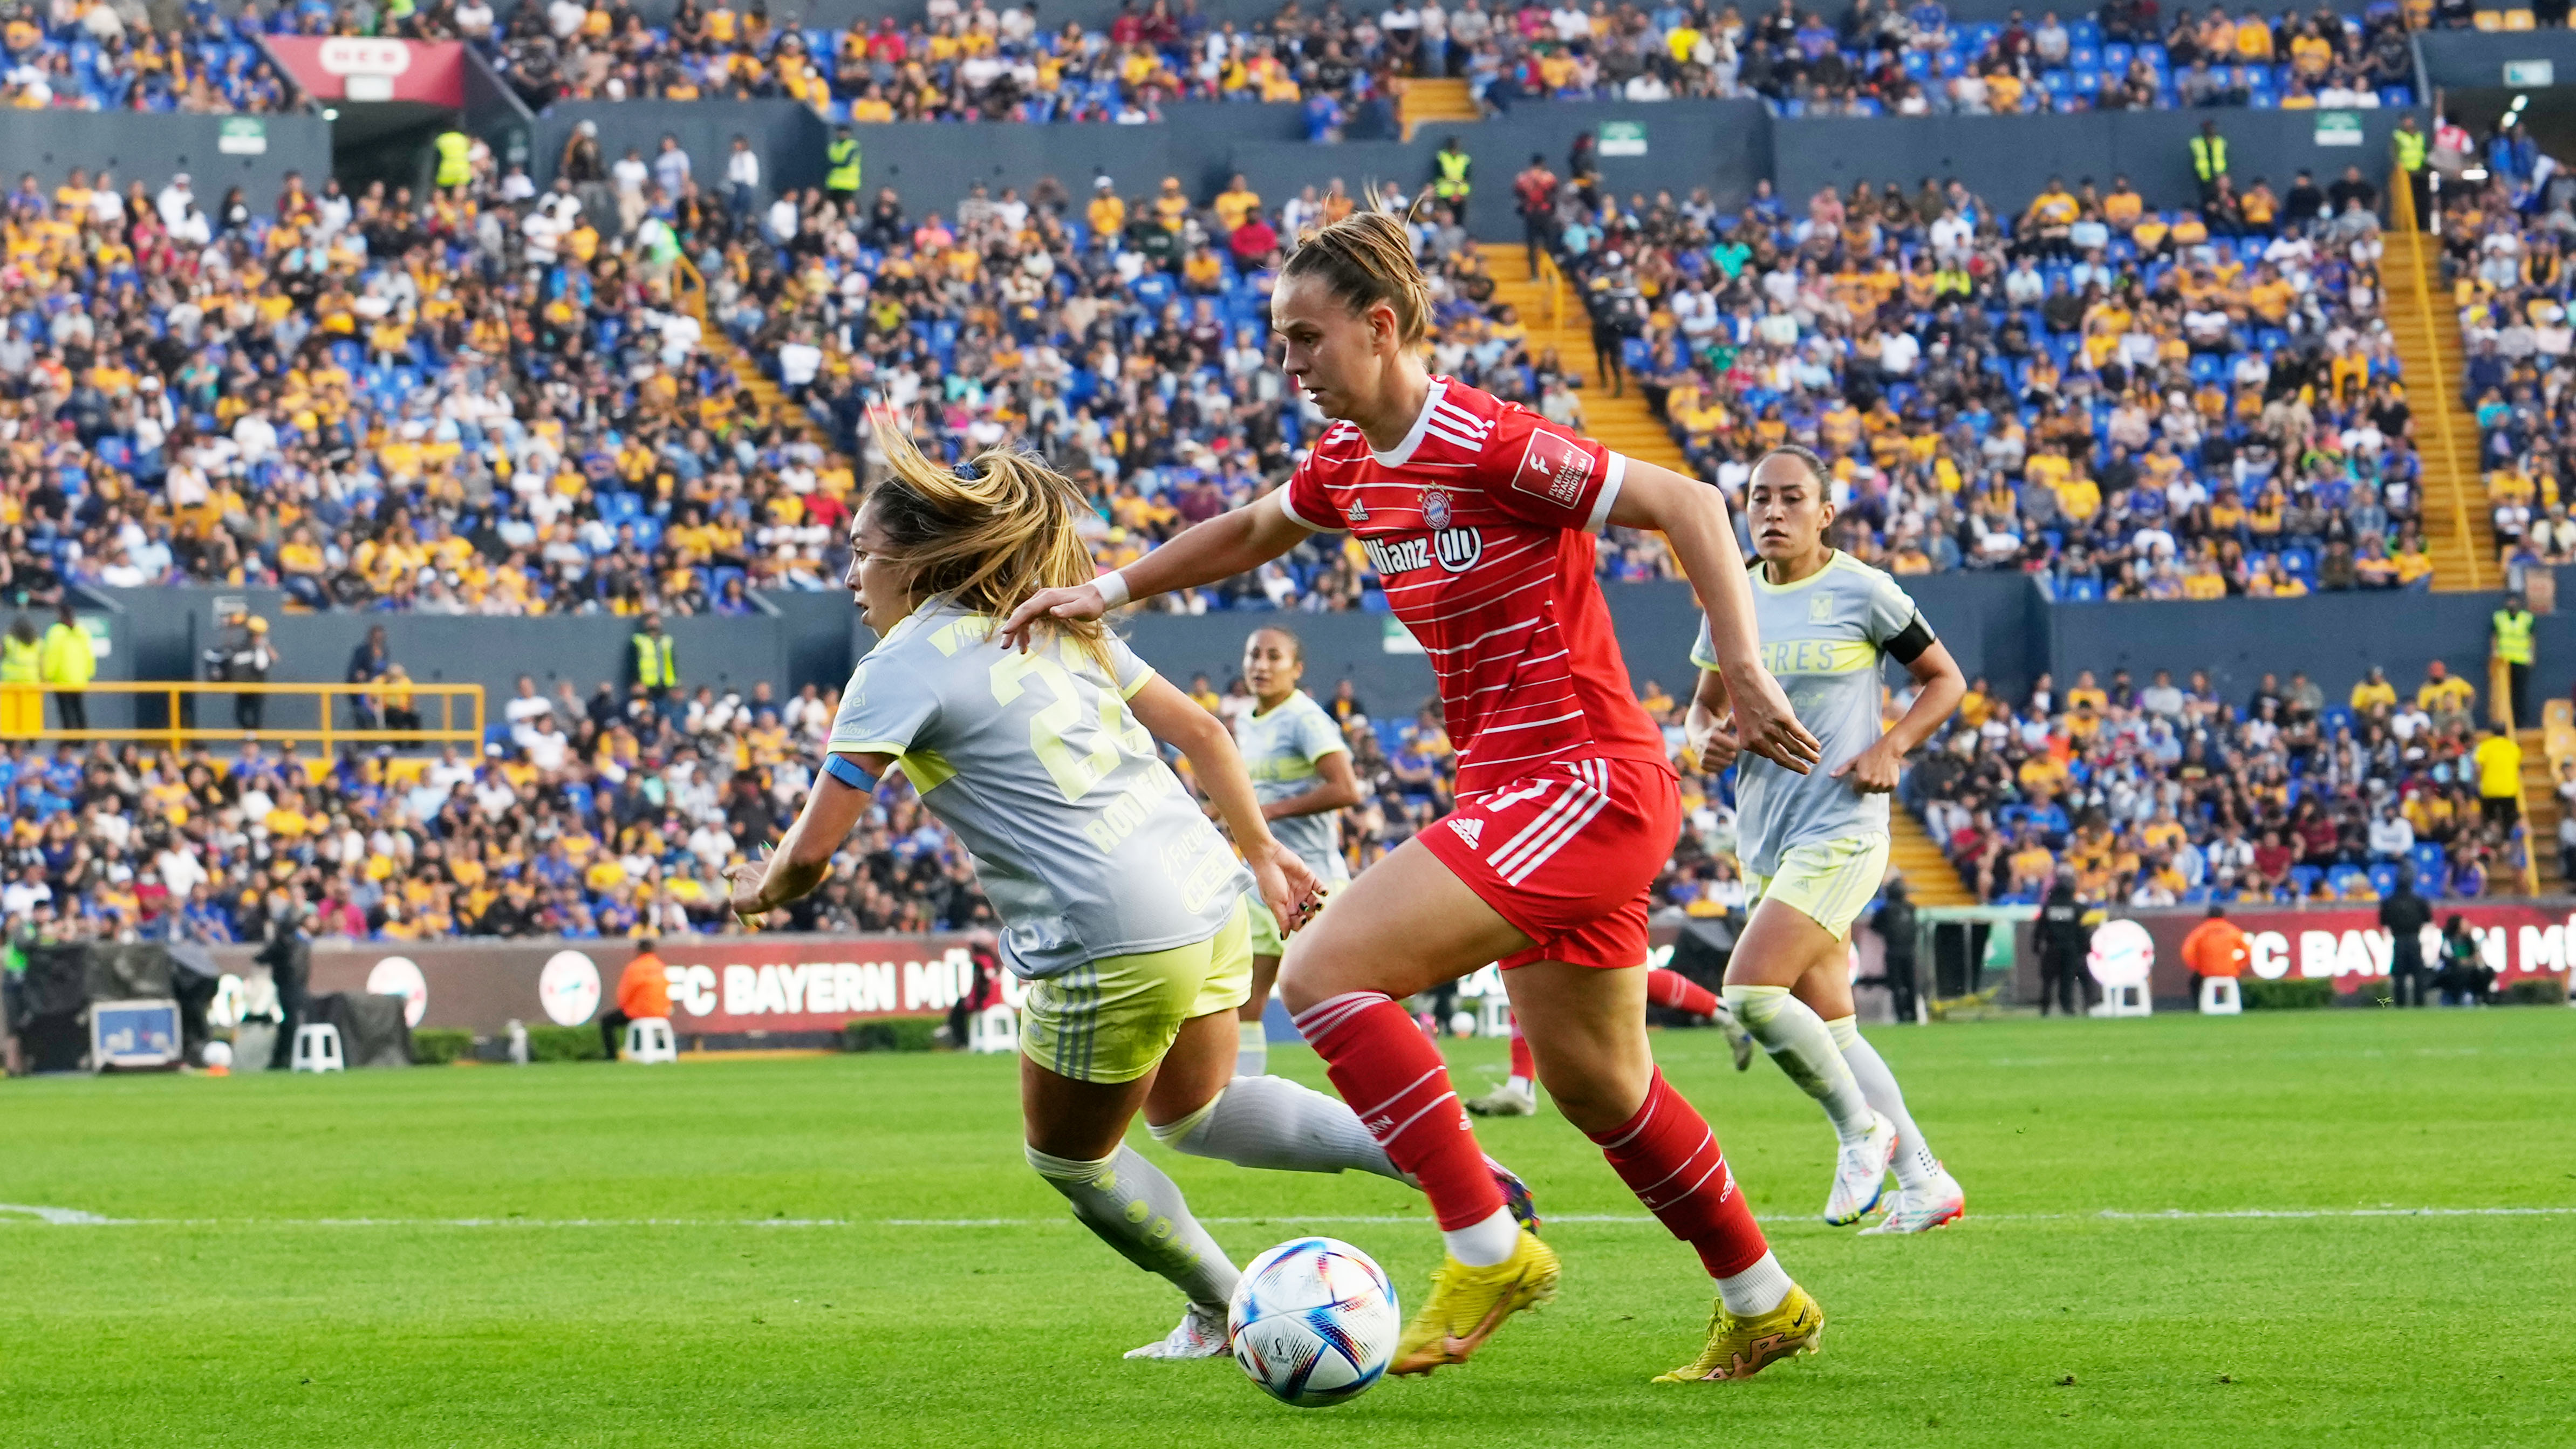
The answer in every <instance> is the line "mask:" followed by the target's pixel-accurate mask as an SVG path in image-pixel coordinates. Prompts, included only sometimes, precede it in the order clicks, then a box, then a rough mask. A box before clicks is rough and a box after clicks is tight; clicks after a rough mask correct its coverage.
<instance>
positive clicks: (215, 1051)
mask: <svg viewBox="0 0 2576 1449" xmlns="http://www.w3.org/2000/svg"><path fill="white" fill-rule="evenodd" d="M205 1062H206V1065H207V1066H208V1067H210V1068H213V1069H215V1070H218V1071H220V1070H223V1069H225V1068H228V1067H230V1066H231V1065H232V1064H233V1044H232V1043H231V1042H228V1041H210V1042H208V1043H206V1051H205Z"/></svg>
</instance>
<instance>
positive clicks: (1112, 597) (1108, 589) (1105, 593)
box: [1091, 569, 1128, 611]
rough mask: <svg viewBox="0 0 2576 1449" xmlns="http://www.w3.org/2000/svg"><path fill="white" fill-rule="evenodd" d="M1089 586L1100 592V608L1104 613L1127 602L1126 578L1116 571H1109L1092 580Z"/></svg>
mask: <svg viewBox="0 0 2576 1449" xmlns="http://www.w3.org/2000/svg"><path fill="white" fill-rule="evenodd" d="M1091 586H1092V587H1093V588H1095V589H1098V590H1100V607H1101V608H1102V609H1103V610H1104V611H1105V610H1109V609H1115V608H1117V607H1119V606H1120V605H1122V604H1124V603H1126V602H1127V598H1128V595H1127V576H1126V575H1125V574H1122V573H1120V572H1119V571H1118V570H1116V569H1111V570H1110V571H1109V572H1107V573H1105V574H1102V575H1101V576H1100V577H1098V578H1096V579H1093V580H1092V581H1091Z"/></svg>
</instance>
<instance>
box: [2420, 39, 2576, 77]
mask: <svg viewBox="0 0 2576 1449" xmlns="http://www.w3.org/2000/svg"><path fill="white" fill-rule="evenodd" d="M2415 45H2416V54H2417V55H2419V56H2421V57H2422V61H2423V67H2424V80H2425V83H2426V84H2428V85H2434V86H2440V87H2442V88H2443V89H2445V90H2451V89H2460V90H2482V89H2487V88H2491V87H2502V86H2504V85H2506V84H2507V82H2506V80H2505V78H2504V68H2505V66H2506V65H2507V64H2509V63H2514V62H2523V61H2534V60H2545V61H2549V62H2551V63H2552V64H2553V65H2554V66H2555V67H2556V68H2557V69H2559V70H2563V71H2565V72H2567V79H2568V81H2569V83H2570V84H2576V30H2493V31H2480V30H2426V31H2422V32H2419V33H2418V34H2417V35H2416V37H2415Z"/></svg>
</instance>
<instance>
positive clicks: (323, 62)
mask: <svg viewBox="0 0 2576 1449" xmlns="http://www.w3.org/2000/svg"><path fill="white" fill-rule="evenodd" d="M313 61H314V64H316V65H319V66H321V67H322V68H323V69H324V70H326V71H329V72H330V73H331V74H333V75H340V76H349V75H401V74H402V73H403V72H404V71H407V70H409V69H411V47H410V46H408V45H406V44H404V43H403V42H401V41H399V40H373V39H367V38H364V37H358V36H333V37H331V38H330V39H328V40H325V41H323V42H322V44H321V45H320V46H319V47H318V48H317V49H316V50H315V52H314V56H313Z"/></svg>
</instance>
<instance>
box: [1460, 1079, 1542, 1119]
mask: <svg viewBox="0 0 2576 1449" xmlns="http://www.w3.org/2000/svg"><path fill="white" fill-rule="evenodd" d="M1467 1110H1468V1111H1470V1112H1473V1113H1475V1114H1476V1115H1477V1116H1479V1117H1529V1116H1534V1115H1536V1114H1537V1112H1538V1089H1537V1088H1535V1087H1529V1086H1521V1087H1514V1086H1513V1085H1512V1084H1511V1082H1510V1081H1508V1080H1506V1081H1505V1082H1504V1083H1503V1084H1502V1085H1501V1086H1499V1087H1496V1088H1495V1089H1494V1090H1492V1091H1490V1092H1487V1093H1486V1094H1485V1095H1483V1096H1481V1097H1470V1098H1468V1099H1467Z"/></svg>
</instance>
